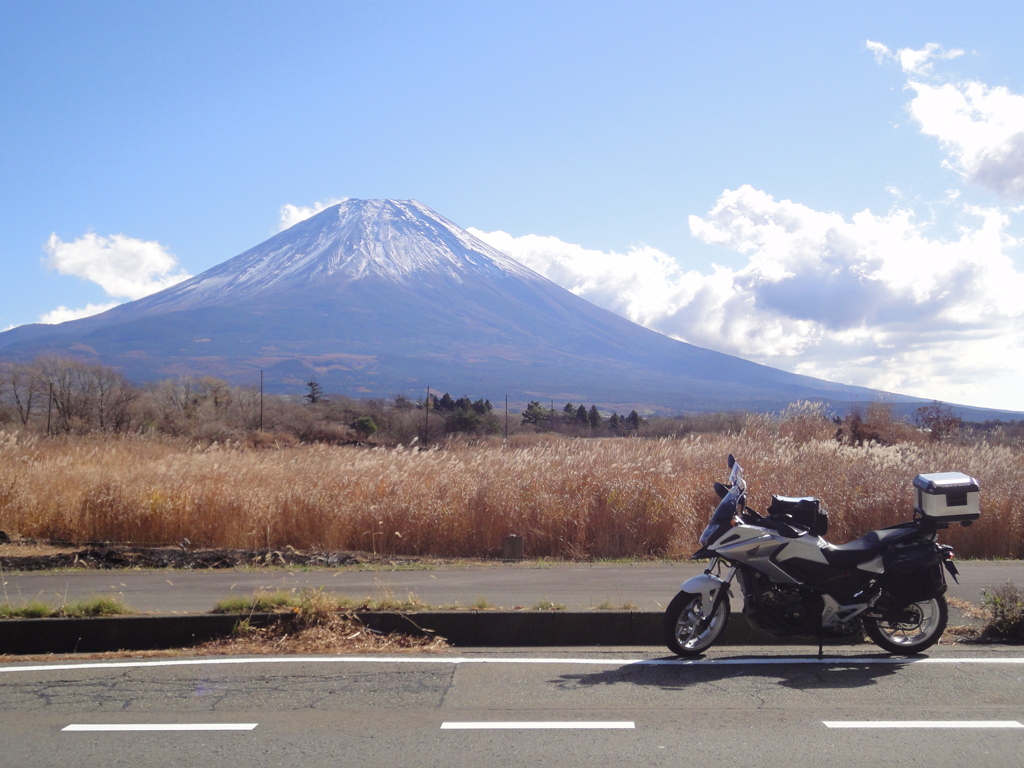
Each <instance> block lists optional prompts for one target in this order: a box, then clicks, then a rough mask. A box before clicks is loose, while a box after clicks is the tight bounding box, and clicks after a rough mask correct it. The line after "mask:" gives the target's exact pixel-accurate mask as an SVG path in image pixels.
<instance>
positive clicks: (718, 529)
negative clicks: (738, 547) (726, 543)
mask: <svg viewBox="0 0 1024 768" xmlns="http://www.w3.org/2000/svg"><path fill="white" fill-rule="evenodd" d="M728 527H729V526H728V525H725V524H723V523H711V524H710V525H708V527H707V528H705V529H704V533H702V534H701V535H700V539H699V541H700V545H701V546H702V547H706V546H708V545H709V544H711V543H712V542H713V541H715V539H717V538H718V537H719V536H721V535H722V533H723V532H724V530H725V529H726V528H728Z"/></svg>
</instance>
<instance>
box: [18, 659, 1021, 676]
mask: <svg viewBox="0 0 1024 768" xmlns="http://www.w3.org/2000/svg"><path fill="white" fill-rule="evenodd" d="M239 664H569V665H584V666H599V667H618V666H624V665H634V666H650V667H662V666H670V667H723V666H725V667H731V666H779V665H785V664H808V665H832V664H851V665H853V664H856V665H858V666H872V665H890V664H892V665H901V666H911V665H913V666H916V665H918V664H1024V656H1020V657H1016V658H1014V657H1001V658H985V657H981V658H970V657H958V658H932V657H925V658H908V657H890V656H879V657H865V656H826V657H825V658H822V659H819V658H818V657H817V656H798V657H776V656H769V657H764V658H757V659H750V658H746V659H730V658H726V659H635V658H634V659H628V658H626V659H609V658H603V659H589V658H569V657H566V658H545V657H538V658H529V657H527V658H523V657H517V658H503V657H485V656H481V657H475V658H474V657H469V658H467V657H454V658H452V657H447V658H446V657H444V656H428V657H422V656H421V657H410V656H401V657H395V656H270V657H245V658H197V659H160V660H143V661H105V662H86V663H78V664H25V665H6V666H0V673H5V672H60V671H67V670H76V669H82V670H85V669H126V668H135V667H191V666H220V665H239Z"/></svg>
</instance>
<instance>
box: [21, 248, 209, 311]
mask: <svg viewBox="0 0 1024 768" xmlns="http://www.w3.org/2000/svg"><path fill="white" fill-rule="evenodd" d="M46 252H47V258H46V265H47V266H49V267H50V268H51V269H55V270H57V271H58V272H59V273H60V274H62V275H74V276H76V277H80V278H83V279H84V280H88V281H90V282H93V283H96V284H97V285H99V286H100V287H101V288H102V289H103V290H104V292H106V294H107V295H108V296H110V297H112V298H115V299H129V300H134V299H141V298H142V297H143V296H148V295H149V294H151V293H156V292H157V291H160V290H163V289H164V288H168V287H170V286H172V285H174V284H175V283H179V282H181V281H182V280H186V279H188V278H189V277H191V275H189V274H188V273H187V272H185V271H183V270H181V269H180V268H179V267H178V260H177V258H176V257H175V256H174V254H172V253H171V252H170V251H168V250H167V248H166V247H165V246H163V245H161V244H160V243H158V242H155V241H152V240H148V241H147V240H138V239H136V238H133V237H127V236H125V235H110V236H109V237H102V236H100V235H97V234H95V233H92V232H89V233H87V234H85V235H82V236H81V237H79V238H78V239H77V240H73V241H71V242H64V241H63V240H61V239H60V238H59V237H57V235H56V234H51V235H50V238H49V240H48V241H47V243H46ZM117 303H118V302H116V301H115V302H113V303H111V304H102V305H96V304H89V305H88V306H87V307H84V308H82V309H68V308H67V307H63V306H62V307H59V308H58V309H55V310H53V311H52V312H50V313H47V314H46V315H44V316H43V318H41V319H40V322H47V323H56V322H64V320H69V319H76V318H78V317H88V316H89V315H92V314H96V313H98V312H103V311H105V310H107V309H110V308H111V307H112V306H115V305H116V304H117Z"/></svg>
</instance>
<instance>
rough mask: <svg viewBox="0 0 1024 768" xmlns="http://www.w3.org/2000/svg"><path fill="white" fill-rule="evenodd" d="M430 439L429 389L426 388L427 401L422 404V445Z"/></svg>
mask: <svg viewBox="0 0 1024 768" xmlns="http://www.w3.org/2000/svg"><path fill="white" fill-rule="evenodd" d="M429 439H430V387H427V399H426V402H424V403H423V445H424V446H426V444H427V441H428V440H429Z"/></svg>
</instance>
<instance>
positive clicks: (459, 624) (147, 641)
mask: <svg viewBox="0 0 1024 768" xmlns="http://www.w3.org/2000/svg"><path fill="white" fill-rule="evenodd" d="M356 615H357V616H358V618H359V620H360V621H362V622H363V623H364V624H365V625H366V626H368V627H370V628H371V629H374V630H376V631H379V632H385V633H388V632H403V633H407V634H416V635H424V634H426V635H433V636H438V637H443V638H445V639H446V640H447V641H448V642H450V643H451V644H452V645H454V646H456V647H459V646H461V647H516V646H549V647H550V646H594V645H602V646H658V647H661V646H662V639H661V620H662V614H661V613H660V612H659V613H653V612H640V611H600V612H597V611H579V612H576V611H424V612H419V613H406V614H403V613H389V612H373V613H358V614H356ZM242 619H245V620H248V621H249V622H250V623H251V624H252V625H253V626H257V627H261V626H267V625H268V624H270V623H272V622H276V621H291V616H290V614H279V613H278V614H275V613H253V614H242V615H240V614H185V615H170V616H169V615H163V616H110V617H96V618H82V619H69V618H54V619H7V620H3V621H0V653H2V654H15V655H25V654H44V653H101V652H107V651H149V650H166V649H170V648H190V647H192V646H195V645H199V644H200V643H204V642H207V641H209V640H214V639H216V638H221V637H227V636H228V635H230V634H231V632H232V631H233V629H234V627H235V625H236V624H237V623H238V622H239V621H240V620H242ZM793 642H795V643H800V644H813V643H815V642H816V641H815V640H813V639H808V638H797V639H794V640H779V639H777V638H773V637H771V636H770V635H768V634H766V633H764V632H762V631H760V630H757V629H755V628H753V627H751V625H750V623H749V622H748V621H747V620H746V618H745V617H744V616H743V615H742V614H739V613H734V614H732V616H731V617H730V621H729V624H728V626H727V627H726V630H725V633H724V634H723V636H722V638H721V639H720V640H719V643H718V644H719V645H778V644H783V643H793ZM830 644H831V643H830Z"/></svg>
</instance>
